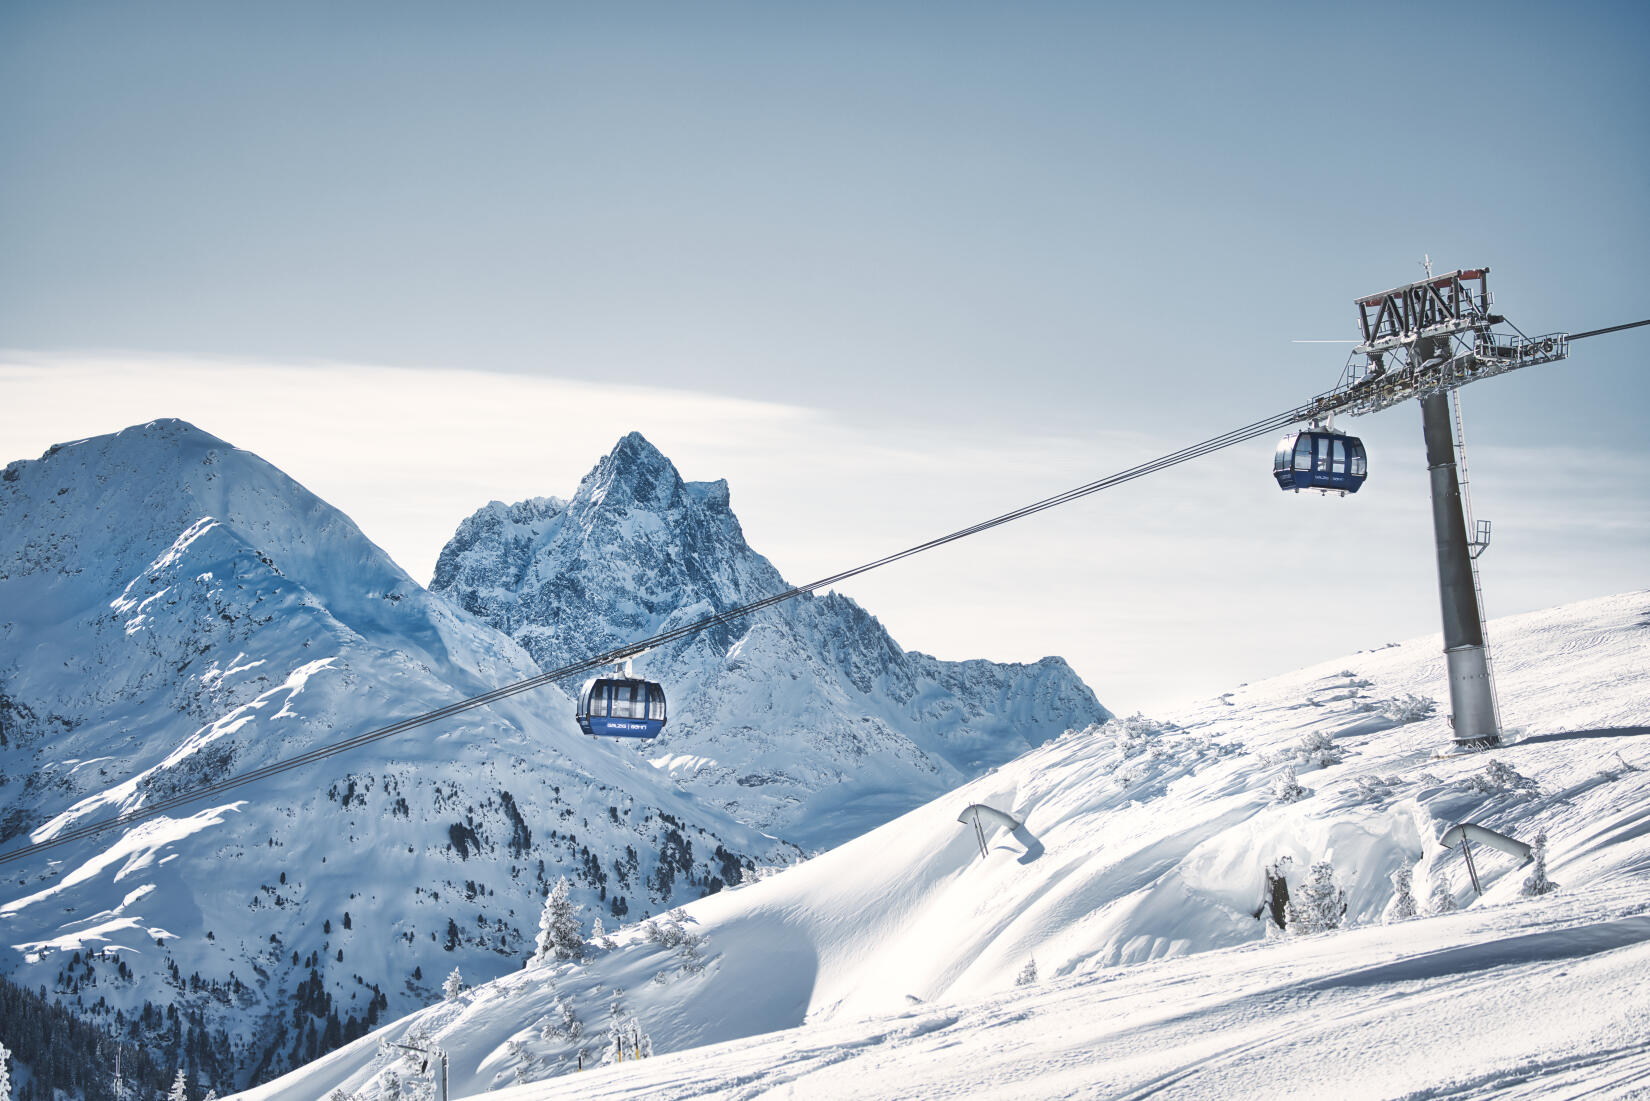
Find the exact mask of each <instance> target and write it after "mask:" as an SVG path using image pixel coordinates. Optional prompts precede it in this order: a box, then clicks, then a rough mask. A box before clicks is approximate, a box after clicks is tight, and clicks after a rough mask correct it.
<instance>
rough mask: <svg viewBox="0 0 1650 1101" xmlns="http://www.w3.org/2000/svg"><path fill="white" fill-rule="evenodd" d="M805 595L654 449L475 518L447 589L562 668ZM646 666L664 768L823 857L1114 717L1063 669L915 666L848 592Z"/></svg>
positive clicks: (727, 512)
mask: <svg viewBox="0 0 1650 1101" xmlns="http://www.w3.org/2000/svg"><path fill="white" fill-rule="evenodd" d="M787 588H789V585H788V584H787V582H786V581H785V580H784V579H783V578H782V577H781V576H780V575H779V572H778V571H777V570H776V569H774V567H773V565H772V564H771V563H770V562H769V561H768V560H767V559H766V558H764V557H763V556H762V555H760V554H758V553H757V552H756V551H754V550H752V549H751V548H750V546H749V545H747V544H746V542H745V537H744V533H743V532H742V531H741V529H740V526H739V521H738V519H737V518H736V517H735V516H734V513H733V510H732V508H731V507H730V504H729V493H728V485H727V482H725V481H715V482H684V481H683V480H682V478H681V476H680V475H679V474H678V473H677V471H676V468H675V467H674V466H673V465H672V464H671V462H670V460H669V459H667V458H665V456H664V455H662V454H660V452H659V451H658V450H657V449H656V448H654V447H653V445H652V444H650V443H648V442H647V440H645V439H643V438H642V437H641V436H640V435H639V434H637V433H634V432H633V433H631V434H630V435H628V436H626V437H624V438H623V439H622V440H620V441H619V443H618V444H617V446H615V447H614V449H613V450H612V452H610V453H609V454H608V455H607V456H606V457H605V458H603V459H602V460H601V461H600V462H599V463H597V464H596V467H595V469H593V470H592V471H591V472H590V473H589V474H588V475H586V476H585V478H584V480H583V481H582V482H581V483H580V484H579V487H578V491H577V492H576V493H575V494H574V495H573V497H572V499H571V500H569V501H565V502H564V501H561V500H557V499H555V498H544V497H541V498H535V499H533V500H529V501H522V502H519V503H517V504H514V505H504V504H502V503H500V502H497V501H495V502H493V503H491V504H489V505H487V506H486V507H485V508H483V509H481V510H479V511H478V512H476V513H475V514H474V515H472V516H470V517H469V518H468V519H466V520H465V521H464V522H463V524H462V525H460V527H459V529H458V532H457V534H456V535H455V536H454V537H453V539H452V541H451V542H449V543H448V544H447V546H446V548H445V549H444V550H443V551H442V553H441V557H440V560H439V561H438V563H437V565H436V571H435V578H434V580H433V581H432V582H431V583H430V589H431V591H432V592H436V593H440V594H442V595H444V596H446V597H448V598H450V599H451V600H453V601H454V602H455V603H456V604H457V605H458V606H459V607H461V608H463V609H464V610H466V611H468V612H471V613H473V614H474V615H476V616H479V617H480V618H482V619H484V620H486V621H487V622H488V623H491V624H492V625H493V626H494V627H497V628H498V629H499V630H501V631H503V632H505V633H506V634H508V635H510V636H511V637H512V638H514V639H515V640H516V641H517V642H519V643H520V644H521V645H522V647H523V648H524V649H526V650H527V652H528V653H530V654H532V656H533V657H534V659H535V660H537V661H538V663H539V664H540V665H541V666H542V667H543V668H545V669H553V668H557V667H560V666H562V665H565V664H567V663H569V662H572V661H575V660H578V659H581V658H584V657H587V656H588V655H590V654H592V653H599V652H601V651H603V650H607V649H610V648H612V647H614V646H618V645H621V644H623V643H626V642H631V641H634V640H636V639H640V638H648V637H651V636H653V635H656V634H659V633H661V632H663V631H666V630H669V629H670V628H672V627H675V626H678V625H680V624H684V623H689V622H693V621H695V620H699V619H703V618H705V617H707V616H710V615H713V614H715V613H717V612H722V611H726V610H727V609H729V608H732V607H736V606H738V605H741V604H745V603H748V602H750V601H753V600H758V599H761V598H762V597H765V596H769V595H772V594H773V593H776V592H780V591H783V590H784V589H787ZM636 668H637V670H638V671H639V672H643V673H645V674H646V675H648V676H650V677H653V678H655V679H658V680H660V681H662V682H663V683H664V684H665V685H666V687H667V690H668V691H669V693H670V703H671V715H670V722H669V724H668V725H667V726H666V728H665V733H664V735H663V736H662V737H661V738H659V739H658V740H657V741H656V742H654V743H652V744H650V745H648V746H646V747H645V752H646V753H647V755H648V756H649V757H650V758H651V759H652V760H653V761H654V762H655V763H656V764H658V765H660V766H661V767H663V768H665V769H667V770H668V771H669V772H670V773H671V774H672V775H673V776H675V777H677V778H678V779H679V780H680V781H681V782H682V783H683V785H684V786H685V787H687V788H688V789H689V790H691V791H693V792H695V793H697V794H699V795H701V796H702V797H704V798H706V799H709V800H711V801H714V802H715V803H717V804H719V805H720V806H721V807H723V808H724V809H725V810H726V811H727V812H728V813H729V814H731V815H733V816H734V817H736V818H738V819H740V820H741V821H743V822H746V823H747V824H749V825H752V826H755V827H758V828H760V829H763V830H766V831H769V832H772V833H775V834H777V835H779V836H782V837H785V838H787V839H789V840H791V841H795V842H797V843H798V844H800V845H803V846H804V847H807V848H819V847H826V846H830V845H834V844H838V843H840V842H843V841H846V840H848V839H849V838H852V837H856V836H858V835H859V834H861V833H863V832H865V830H867V829H870V828H872V827H874V826H877V825H880V824H881V823H883V822H885V821H887V820H888V819H889V818H892V817H894V816H895V815H897V814H901V813H904V812H905V811H907V810H909V809H911V808H912V807H914V806H917V805H918V804H920V803H922V802H924V801H926V800H927V799H931V798H933V797H934V796H936V795H939V794H940V793H942V792H945V791H949V790H951V789H952V788H955V787H956V786H958V785H959V784H961V783H963V782H965V781H966V780H968V779H971V778H973V777H975V776H978V775H980V774H981V773H982V772H984V771H986V770H987V769H989V768H991V767H993V766H996V765H999V764H1002V763H1003V762H1004V761H1007V760H1010V759H1012V758H1014V757H1016V756H1018V755H1019V754H1020V753H1023V752H1024V751H1025V750H1026V749H1028V748H1030V747H1032V746H1036V745H1041V744H1042V743H1043V742H1045V741H1047V740H1049V739H1050V738H1054V737H1058V736H1059V735H1060V734H1062V733H1064V732H1065V731H1066V730H1069V729H1073V728H1081V727H1085V726H1088V725H1090V724H1092V723H1095V722H1099V721H1103V720H1104V719H1107V718H1109V717H1110V713H1109V712H1108V711H1106V709H1105V708H1104V707H1102V706H1101V705H1100V704H1099V702H1098V701H1097V700H1096V699H1095V698H1094V694H1093V693H1092V692H1091V691H1089V689H1088V687H1087V686H1086V685H1085V684H1084V683H1083V682H1082V680H1081V679H1080V678H1079V677H1078V676H1077V674H1076V673H1074V672H1073V671H1072V670H1071V668H1070V667H1069V666H1068V665H1066V663H1065V662H1064V661H1063V660H1062V659H1060V658H1044V659H1043V660H1041V661H1039V662H1037V663H1035V664H1032V665H1007V664H998V663H995V662H990V661H961V662H949V661H939V660H937V659H935V658H933V657H930V656H928V655H926V654H921V653H914V652H910V651H906V650H903V649H901V648H900V646H899V645H898V644H897V643H896V642H895V641H894V640H893V639H892V638H890V637H889V635H888V632H887V631H886V630H884V629H883V627H882V625H881V624H880V623H878V622H877V620H876V619H875V618H874V617H873V616H871V615H869V614H868V613H867V612H865V610H864V609H862V608H860V607H859V605H857V604H855V603H854V602H853V601H852V600H849V599H847V598H846V597H843V596H840V595H837V594H835V593H827V594H826V595H825V596H823V597H819V598H815V597H812V596H808V597H803V598H801V599H798V600H795V601H792V602H790V603H789V604H786V605H783V606H781V607H779V608H775V609H771V610H768V611H765V612H762V613H760V614H758V615H757V616H754V617H752V618H750V619H747V620H744V621H740V622H735V623H732V624H729V625H726V626H722V627H718V628H714V629H712V630H708V631H705V632H703V633H701V634H698V635H696V636H694V637H692V638H689V639H686V640H683V641H681V642H678V643H676V644H674V645H672V646H669V647H667V648H665V649H663V650H661V651H658V652H655V653H653V654H650V655H648V656H647V657H645V658H643V659H639V660H638V661H637V662H636Z"/></svg>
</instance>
